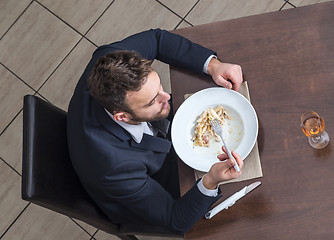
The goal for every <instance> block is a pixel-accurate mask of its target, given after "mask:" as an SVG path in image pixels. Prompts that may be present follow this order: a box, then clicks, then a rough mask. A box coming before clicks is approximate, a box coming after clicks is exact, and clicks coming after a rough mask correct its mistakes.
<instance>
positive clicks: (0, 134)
mask: <svg viewBox="0 0 334 240" xmlns="http://www.w3.org/2000/svg"><path fill="white" fill-rule="evenodd" d="M22 110H23V108H21V109H20V111H19V112H18V113H17V114H16V115H15V116H14V117H13V119H12V120H11V121H10V122H9V123H8V124H7V126H6V127H5V128H4V129H3V130H2V132H1V133H0V136H2V134H3V133H4V132H5V131H6V130H7V128H8V127H9V126H10V125H11V124H12V123H13V122H14V120H15V119H16V118H17V116H18V115H19V114H20V113H21V111H22Z"/></svg>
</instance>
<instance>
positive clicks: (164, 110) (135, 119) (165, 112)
mask: <svg viewBox="0 0 334 240" xmlns="http://www.w3.org/2000/svg"><path fill="white" fill-rule="evenodd" d="M169 112H170V105H169V102H167V107H166V108H164V107H162V108H161V110H160V112H158V113H157V114H156V115H155V116H153V117H150V118H143V117H138V116H137V115H136V114H135V113H132V114H131V119H130V120H131V121H132V122H152V121H158V120H162V119H165V118H167V117H168V115H169Z"/></svg>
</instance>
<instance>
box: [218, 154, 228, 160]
mask: <svg viewBox="0 0 334 240" xmlns="http://www.w3.org/2000/svg"><path fill="white" fill-rule="evenodd" d="M217 158H218V159H219V161H225V160H226V159H227V158H228V156H227V154H226V153H222V154H219V155H218V156H217Z"/></svg>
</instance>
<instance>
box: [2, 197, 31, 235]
mask: <svg viewBox="0 0 334 240" xmlns="http://www.w3.org/2000/svg"><path fill="white" fill-rule="evenodd" d="M30 204H31V203H30V202H29V203H28V204H27V206H25V208H24V209H23V210H22V211H21V212H20V214H19V215H18V216H17V217H16V218H15V219H14V221H13V222H12V223H11V224H10V225H9V227H8V228H7V229H6V231H5V232H4V233H3V234H2V235H1V236H0V239H2V238H3V236H5V234H6V233H7V232H8V230H9V229H10V228H11V227H12V226H13V225H14V223H15V222H16V221H17V219H18V218H19V217H20V216H21V215H22V214H23V212H24V211H25V210H26V209H27V208H28V207H29V205H30Z"/></svg>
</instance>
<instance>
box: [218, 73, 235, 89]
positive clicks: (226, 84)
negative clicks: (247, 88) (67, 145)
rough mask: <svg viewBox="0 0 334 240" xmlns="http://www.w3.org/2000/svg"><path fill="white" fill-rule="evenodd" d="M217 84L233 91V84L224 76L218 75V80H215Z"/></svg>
mask: <svg viewBox="0 0 334 240" xmlns="http://www.w3.org/2000/svg"><path fill="white" fill-rule="evenodd" d="M215 82H216V83H217V84H218V85H219V86H222V87H224V88H227V89H231V88H232V84H231V83H230V82H228V81H227V79H225V78H224V77H223V76H222V75H218V76H217V78H216V79H215Z"/></svg>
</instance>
